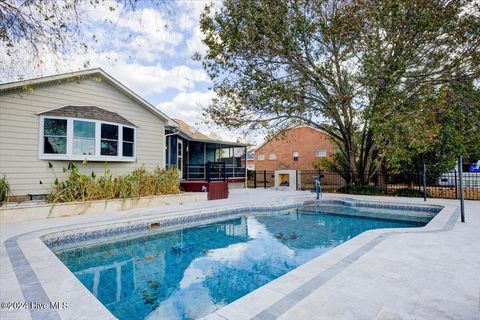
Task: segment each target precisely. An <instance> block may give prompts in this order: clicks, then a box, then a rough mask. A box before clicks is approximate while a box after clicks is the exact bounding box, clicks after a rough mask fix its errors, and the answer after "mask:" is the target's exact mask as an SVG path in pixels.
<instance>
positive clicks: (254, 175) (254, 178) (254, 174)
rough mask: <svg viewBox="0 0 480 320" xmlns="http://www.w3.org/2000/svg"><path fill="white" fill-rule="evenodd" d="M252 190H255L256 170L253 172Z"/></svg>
mask: <svg viewBox="0 0 480 320" xmlns="http://www.w3.org/2000/svg"><path fill="white" fill-rule="evenodd" d="M253 188H254V189H257V170H253Z"/></svg>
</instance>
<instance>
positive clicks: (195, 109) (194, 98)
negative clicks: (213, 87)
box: [157, 91, 214, 127]
mask: <svg viewBox="0 0 480 320" xmlns="http://www.w3.org/2000/svg"><path fill="white" fill-rule="evenodd" d="M213 97H214V93H213V92H212V91H207V92H199V91H196V92H190V93H187V92H181V93H179V94H177V95H176V96H175V97H174V98H173V99H171V100H170V101H167V102H162V103H159V104H158V105H157V108H159V109H160V110H162V111H164V112H165V113H167V114H168V115H169V116H170V117H172V118H179V119H182V120H183V121H185V122H188V123H189V124H190V125H197V126H198V125H200V126H202V127H204V125H202V124H201V123H200V122H201V121H202V110H203V108H205V107H206V106H208V105H209V104H210V102H211V101H212V98H213Z"/></svg>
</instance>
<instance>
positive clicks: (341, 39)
mask: <svg viewBox="0 0 480 320" xmlns="http://www.w3.org/2000/svg"><path fill="white" fill-rule="evenodd" d="M479 12H480V10H479V5H478V2H476V1H475V0H460V1H455V0H452V1H448V0H436V1H432V0H428V1H427V0H417V1H414V0H384V1H374V0H358V1H349V0H345V1H343V0H317V1H308V0H298V1H287V0H283V1H281V0H265V1H250V0H226V1H224V6H223V7H222V9H221V10H220V11H218V12H216V13H215V14H212V13H211V12H209V8H206V11H205V13H204V15H203V16H202V19H201V29H202V31H203V32H204V34H205V40H204V42H205V44H206V45H207V47H208V50H207V52H206V54H205V55H204V56H203V57H202V60H203V65H204V67H205V69H206V71H207V72H208V73H209V75H210V77H211V79H212V80H213V89H214V90H215V92H216V94H217V98H216V99H215V100H214V101H213V103H212V104H211V105H210V106H209V107H208V108H207V109H206V114H207V115H208V117H210V118H211V119H212V120H213V121H214V122H216V123H217V124H221V125H224V126H226V127H230V128H240V127H243V128H247V129H248V130H255V129H259V128H260V129H266V130H268V131H269V132H274V131H276V130H280V129H283V128H285V127H288V126H292V125H296V124H299V123H306V124H310V125H314V126H321V127H322V128H323V129H324V130H325V131H326V132H327V133H328V134H329V135H330V137H331V138H332V140H333V141H334V142H335V143H336V144H337V145H338V146H339V149H340V153H339V154H338V155H337V156H336V157H335V160H336V164H335V165H336V167H337V168H338V171H340V172H341V173H342V174H343V175H344V177H345V178H346V179H347V180H348V181H351V182H356V183H367V182H368V181H369V180H370V178H371V177H372V176H373V175H374V173H375V172H376V171H377V170H379V168H380V166H382V165H383V164H384V163H385V157H387V156H388V155H387V151H388V149H387V148H385V146H387V145H389V143H390V140H391V139H392V136H390V135H388V134H385V132H394V130H391V129H392V126H395V118H396V116H397V115H398V113H399V112H400V113H401V114H402V116H404V117H405V121H406V123H404V125H405V126H407V125H408V130H409V131H410V132H412V131H413V132H419V134H418V135H416V136H415V135H412V136H411V138H412V139H413V140H415V141H417V142H413V141H405V144H406V145H408V144H409V143H425V141H428V140H429V139H432V136H434V135H436V134H438V131H436V130H434V128H431V125H432V124H431V123H430V122H429V118H428V117H425V116H426V115H424V114H423V113H422V112H421V108H419V107H418V106H414V107H412V108H411V110H408V111H405V108H406V107H408V105H409V103H408V102H409V101H412V99H416V98H422V102H426V101H428V97H429V96H431V95H432V94H434V93H435V92H437V93H438V92H439V91H440V90H441V88H442V85H445V84H448V83H451V82H453V81H466V80H472V79H473V80H475V79H478V77H479V74H480V54H479V48H480V19H479V17H480V15H479ZM429 90H430V91H429ZM410 105H411V104H410ZM387 129H389V130H387ZM385 130H386V131H385ZM397 151H398V150H397Z"/></svg>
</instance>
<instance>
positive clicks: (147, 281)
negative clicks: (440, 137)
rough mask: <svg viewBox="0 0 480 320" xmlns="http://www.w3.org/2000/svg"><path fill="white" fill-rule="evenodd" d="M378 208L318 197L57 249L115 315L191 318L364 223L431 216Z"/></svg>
mask: <svg viewBox="0 0 480 320" xmlns="http://www.w3.org/2000/svg"><path fill="white" fill-rule="evenodd" d="M381 210H383V211H385V210H387V209H381ZM381 210H380V209H365V208H362V209H359V208H351V207H346V206H339V205H324V206H312V207H304V208H299V209H290V210H286V211H280V212H272V213H268V214H265V213H261V214H246V215H244V216H242V217H240V218H235V219H230V220H226V221H222V222H218V223H212V224H208V225H203V226H198V227H192V228H186V229H181V230H176V231H168V232H159V233H156V234H149V235H142V236H138V237H132V238H130V239H126V240H125V239H124V240H119V241H116V242H109V243H103V244H97V245H90V246H88V247H79V248H74V249H66V250H60V251H57V252H56V254H57V256H58V257H59V259H60V260H61V261H63V262H64V263H65V265H66V266H67V267H68V268H69V269H70V270H71V271H72V272H73V273H74V274H75V276H76V277H77V278H78V279H79V280H80V281H81V282H82V283H83V284H84V285H85V287H87V288H88V290H90V291H91V292H92V293H93V294H94V295H95V296H96V297H97V299H98V300H100V302H102V303H103V304H104V305H105V306H106V307H107V308H108V309H109V310H110V311H111V312H112V313H113V314H114V315H115V316H116V317H117V318H119V319H195V318H199V317H202V316H205V315H207V314H209V313H211V312H213V311H215V310H216V309H218V308H220V307H222V306H224V305H226V304H229V303H231V302H233V301H234V300H236V299H238V298H240V297H242V296H244V295H246V294H247V293H249V292H251V291H253V290H255V289H257V288H258V287H260V286H263V285H265V284H266V283H268V282H270V281H272V280H274V279H275V278H278V277H280V276H281V275H283V274H285V273H287V272H288V271H290V270H292V269H294V268H296V267H298V266H299V265H301V264H303V263H305V262H307V261H309V260H311V259H313V258H314V257H317V256H319V255H321V254H322V253H324V252H326V251H328V250H330V249H332V248H334V247H335V246H338V245H339V244H341V243H343V242H345V241H347V240H349V239H351V238H353V237H355V236H356V235H358V234H360V233H362V232H363V231H366V230H370V229H378V228H399V227H417V226H423V225H425V224H426V222H428V220H429V219H430V218H427V219H425V218H424V219H412V218H411V217H410V218H408V219H409V220H413V221H403V220H387V219H379V218H378V216H379V215H378V213H379V211H381ZM400 213H401V212H400ZM356 214H359V215H361V216H355V215H356ZM369 215H370V217H369ZM372 215H373V216H376V217H377V218H371V216H372ZM366 216H367V217H366ZM407 216H408V215H407Z"/></svg>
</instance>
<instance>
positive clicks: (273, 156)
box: [268, 153, 277, 160]
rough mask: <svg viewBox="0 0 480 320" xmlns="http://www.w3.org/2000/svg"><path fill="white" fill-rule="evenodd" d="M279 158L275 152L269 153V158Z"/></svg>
mask: <svg viewBox="0 0 480 320" xmlns="http://www.w3.org/2000/svg"><path fill="white" fill-rule="evenodd" d="M276 159H277V156H276V155H275V153H270V154H269V155H268V160H276Z"/></svg>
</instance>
